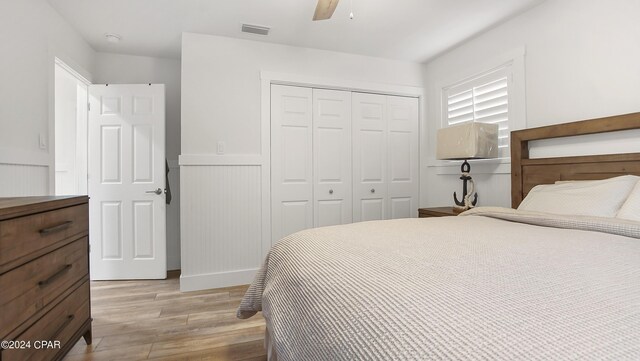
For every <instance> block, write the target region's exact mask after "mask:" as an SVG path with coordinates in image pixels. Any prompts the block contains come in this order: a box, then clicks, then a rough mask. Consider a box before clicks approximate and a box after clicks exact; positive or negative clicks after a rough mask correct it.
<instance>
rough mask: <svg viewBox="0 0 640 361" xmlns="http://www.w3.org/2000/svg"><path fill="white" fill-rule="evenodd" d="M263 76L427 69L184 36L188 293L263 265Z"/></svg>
mask: <svg viewBox="0 0 640 361" xmlns="http://www.w3.org/2000/svg"><path fill="white" fill-rule="evenodd" d="M262 71H264V72H272V73H284V74H294V75H298V76H305V77H311V78H315V79H320V81H322V80H323V79H326V80H327V81H332V80H336V79H338V80H347V81H353V82H368V83H384V84H393V85H405V86H414V87H416V86H417V87H420V86H421V85H422V78H421V76H422V75H421V67H420V65H419V64H414V63H407V62H400V61H393V60H385V59H378V58H371V57H365V56H359V55H352V54H344V53H336V52H330V51H323V50H316V49H306V48H297V47H291V46H284V45H277V44H270V43H262V42H255V41H248V40H239V39H231V38H223V37H217V36H208V35H199V34H183V38H182V145H181V156H180V157H181V158H180V159H181V178H182V179H181V183H182V204H181V220H182V228H181V232H182V237H181V239H182V279H181V289H182V290H194V289H202V288H213V287H223V286H227V285H232V284H241V283H249V282H251V281H252V279H253V275H254V273H255V270H256V269H257V268H258V267H259V266H260V264H261V263H262V256H263V254H262V249H261V245H262V227H264V224H263V223H262V221H263V214H262V211H261V209H262V202H263V201H264V200H265V199H266V200H267V201H268V200H269V195H268V194H264V192H266V191H268V190H265V189H264V188H263V184H262V182H263V178H262V174H263V172H264V171H265V169H264V167H263V165H264V164H266V163H265V160H264V158H263V157H262V155H261V140H260V139H261V79H260V73H261V72H262ZM219 141H222V142H225V143H226V154H225V155H216V150H217V149H216V147H217V142H219ZM203 155H204V156H203ZM185 159H189V161H188V162H186V161H185Z"/></svg>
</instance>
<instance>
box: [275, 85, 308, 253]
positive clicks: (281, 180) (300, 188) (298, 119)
mask: <svg viewBox="0 0 640 361" xmlns="http://www.w3.org/2000/svg"><path fill="white" fill-rule="evenodd" d="M312 111H313V108H312V90H311V89H310V88H302V87H294V86H284V85H272V86H271V235H272V242H276V241H278V240H280V239H281V238H282V237H285V236H287V235H289V234H292V233H295V232H297V231H300V230H303V229H307V228H311V227H313V165H312V164H313V163H312V162H313V155H312V154H313V149H312V133H313V129H312V119H313V113H312Z"/></svg>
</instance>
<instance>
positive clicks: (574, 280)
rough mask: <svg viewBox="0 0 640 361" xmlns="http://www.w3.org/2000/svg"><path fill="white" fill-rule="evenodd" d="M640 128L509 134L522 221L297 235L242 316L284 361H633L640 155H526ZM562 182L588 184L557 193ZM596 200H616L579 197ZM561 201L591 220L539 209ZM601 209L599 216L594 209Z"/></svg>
mask: <svg viewBox="0 0 640 361" xmlns="http://www.w3.org/2000/svg"><path fill="white" fill-rule="evenodd" d="M636 128H640V113H636V114H629V115H623V116H617V117H609V118H601V119H594V120H587V121H581V122H573V123H567V124H561V125H555V126H550V127H544V128H535V129H528V130H523V131H516V132H512V136H511V152H512V206H513V207H514V208H517V207H520V209H519V210H516V209H511V208H482V207H480V208H476V209H472V210H470V211H467V212H465V213H463V214H461V215H460V216H457V217H441V218H421V219H399V220H390V221H375V222H362V223H354V224H349V225H343V226H335V227H324V228H317V229H309V230H305V231H302V232H298V233H295V234H293V235H290V236H288V237H286V238H284V239H283V240H281V241H280V242H278V243H277V244H276V245H274V247H273V248H272V249H271V251H270V252H269V255H268V256H267V258H266V260H265V263H264V266H263V267H262V269H261V270H260V271H259V272H258V274H257V276H256V279H255V281H254V283H253V284H252V285H251V286H250V287H249V289H248V291H247V293H246V294H245V296H244V298H243V300H242V302H241V304H240V307H239V308H238V317H240V318H248V317H251V316H253V315H254V314H255V313H257V312H262V313H263V315H264V317H265V320H266V323H267V335H266V343H267V347H268V350H269V358H270V359H271V360H279V361H290V360H295V361H300V360H431V359H446V360H449V359H457V360H507V359H508V360H514V359H515V360H577V359H580V360H582V359H598V360H604V359H610V360H625V359H626V360H638V359H640V218H638V219H636V216H637V215H638V214H637V213H638V210H639V209H640V185H639V184H640V182H638V181H637V180H636V179H637V178H633V176H639V175H640V153H633V154H615V155H597V156H579V157H562V158H545V159H530V158H529V151H528V150H529V142H530V141H533V140H537V139H548V138H554V137H566V136H572V135H581V134H595V133H602V132H611V131H618V130H629V129H636ZM616 176H620V177H616ZM610 179H613V180H610ZM565 180H570V181H575V180H579V181H583V182H567V183H558V184H556V181H565ZM634 181H635V182H636V183H634ZM634 184H635V185H634ZM594 187H595V188H594ZM598 187H600V188H598ZM624 187H627V188H628V191H627V190H626V189H627V188H625V190H624V191H620V189H622V188H624ZM636 188H637V189H636ZM601 189H612V190H613V191H611V194H610V195H609V196H606V197H604V198H602V197H601V198H598V197H595V196H594V197H585V196H584V194H585V193H584V192H588V194H592V193H594V190H598V192H600V190H601ZM553 192H560V193H553ZM563 192H564V193H563ZM589 192H590V193H589ZM625 192H626V193H625ZM614 193H615V194H614ZM556 194H561V195H562V197H565V196H566V197H568V198H567V200H569V201H571V202H573V201H574V200H576V199H578V203H579V204H581V205H582V204H583V203H580V202H585V203H584V206H581V208H580V209H581V210H582V211H583V212H582V213H581V212H580V211H578V210H576V211H575V213H576V214H574V213H571V212H574V211H573V209H571V208H570V207H566V206H565V207H564V209H563V208H562V207H563V206H564V204H565V203H568V202H563V201H561V202H557V206H558V212H560V213H554V214H550V213H546V212H540V211H539V210H537V209H536V208H535V206H536V202H535V200H538V199H547V198H549V197H556ZM634 194H636V195H635V196H634ZM544 197H547V198H544ZM572 197H573V198H572ZM633 197H635V198H633ZM616 199H617V201H616ZM545 202H546V201H545ZM589 202H592V204H590V203H589ZM594 202H595V203H594ZM616 202H617V203H616ZM593 204H595V206H593V207H591V206H592V205H593ZM600 206H602V212H605V213H602V214H600V213H595V214H592V213H590V212H589V211H588V210H590V209H592V208H593V209H596V208H598V212H600V211H601V210H600V209H599V208H600ZM590 207H591V208H590ZM567 209H568V211H566V210H567ZM562 211H565V212H564V213H565V214H562V213H563V212H562ZM606 212H609V213H606ZM611 212H613V213H611ZM625 212H626V213H625ZM622 213H624V214H623V216H622V217H618V215H619V214H622ZM611 214H613V216H610V215H611Z"/></svg>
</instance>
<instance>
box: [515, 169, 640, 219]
mask: <svg viewBox="0 0 640 361" xmlns="http://www.w3.org/2000/svg"><path fill="white" fill-rule="evenodd" d="M638 180H640V177H637V176H632V175H625V176H620V177H615V178H609V179H603V180H599V181H588V182H568V183H560V184H544V185H538V186H535V187H534V188H533V189H532V190H531V191H530V192H529V194H528V195H527V197H526V198H525V199H524V200H523V201H522V203H521V204H520V206H519V207H518V209H519V210H525V211H533V212H544V213H553V214H566V215H579V216H594V217H610V218H611V217H615V216H616V214H617V213H618V211H619V210H620V207H621V206H622V204H623V203H624V202H625V200H626V199H627V197H628V196H629V193H631V190H632V189H633V187H634V186H635V185H636V183H638Z"/></svg>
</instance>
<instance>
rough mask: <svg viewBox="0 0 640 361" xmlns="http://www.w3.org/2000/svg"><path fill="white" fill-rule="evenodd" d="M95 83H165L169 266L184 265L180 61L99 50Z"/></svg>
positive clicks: (169, 267)
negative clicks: (181, 217)
mask: <svg viewBox="0 0 640 361" xmlns="http://www.w3.org/2000/svg"><path fill="white" fill-rule="evenodd" d="M94 68H95V70H94V81H93V82H94V83H95V84H104V83H109V84H146V83H155V84H165V92H166V93H165V96H166V113H165V114H166V138H165V139H166V140H165V143H166V144H165V147H166V155H167V159H168V161H169V169H170V171H169V185H170V186H171V193H172V196H173V197H172V201H171V204H170V205H168V206H167V268H168V269H170V270H172V269H179V268H180V168H179V167H178V154H179V152H180V91H181V87H180V78H181V75H180V60H178V59H167V58H152V57H145V56H133V55H120V54H111V53H97V54H96V62H95V67H94Z"/></svg>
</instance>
